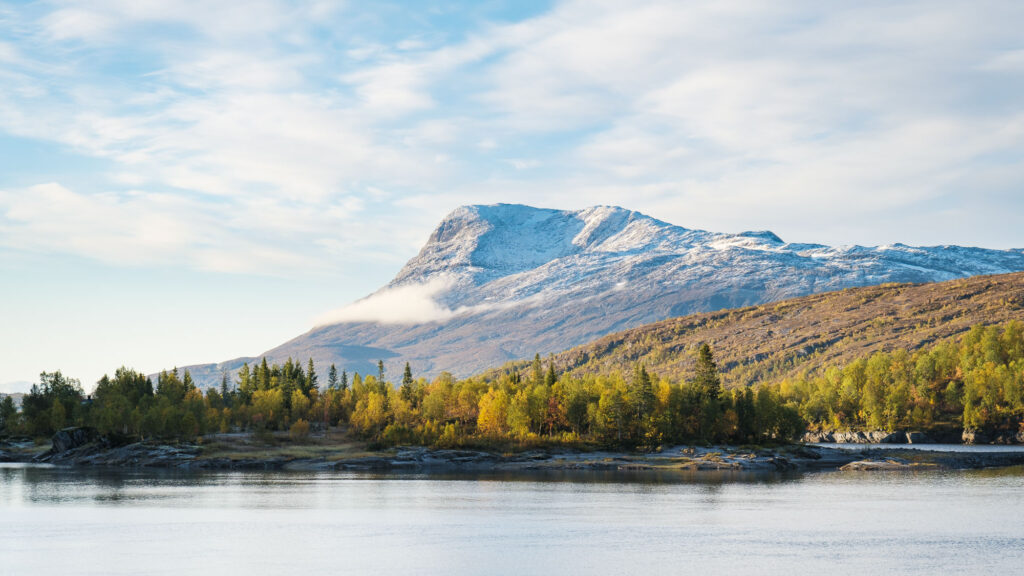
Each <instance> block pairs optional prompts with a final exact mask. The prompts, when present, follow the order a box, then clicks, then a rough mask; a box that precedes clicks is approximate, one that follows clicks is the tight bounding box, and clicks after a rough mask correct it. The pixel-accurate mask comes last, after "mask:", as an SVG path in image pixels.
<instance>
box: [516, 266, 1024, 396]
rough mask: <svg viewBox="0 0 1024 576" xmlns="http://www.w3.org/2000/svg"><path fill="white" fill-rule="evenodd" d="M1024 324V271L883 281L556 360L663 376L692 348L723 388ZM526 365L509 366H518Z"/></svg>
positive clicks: (689, 369) (639, 331) (689, 364)
mask: <svg viewBox="0 0 1024 576" xmlns="http://www.w3.org/2000/svg"><path fill="white" fill-rule="evenodd" d="M1010 320H1024V273H1014V274H1003V275H998V276H978V277H973V278H965V279H958V280H951V281H948V282H941V283H935V284H884V285H880V286H872V287H866V288H849V289H846V290H840V291H837V292H828V293H824V294H815V295H812V296H803V297H800V298H794V299H791V300H784V301H781V302H776V303H772V304H764V305H760V306H750V307H746V308H738V309H733V310H723V311H719V312H711V313H705V314H694V315H690V316H684V317H681V318H673V319H670V320H665V321H662V322H656V323H654V324H648V325H646V326H642V327H640V328H636V329H632V330H627V331H624V332H619V333H616V334H612V335H609V336H606V337H604V338H601V339H599V340H597V341H595V342H593V343H591V344H587V345H584V346H580V347H577V348H573V349H571V350H568V351H566V352H562V353H560V354H556V355H555V356H554V357H553V361H554V364H555V366H556V368H557V369H558V370H559V371H560V372H568V373H570V374H586V373H603V374H607V373H611V372H616V371H619V372H625V373H628V372H629V371H630V370H631V369H632V367H633V366H634V365H635V364H637V363H640V364H643V365H645V366H646V367H647V369H648V370H650V371H652V372H655V373H657V374H658V375H660V376H662V377H668V378H670V379H683V378H687V377H690V376H691V375H692V374H693V371H694V362H695V351H696V350H697V348H698V346H699V345H700V343H702V342H707V343H708V344H710V345H711V347H712V348H713V349H714V351H715V357H716V359H717V360H718V364H719V368H720V370H721V373H722V383H723V386H724V387H726V388H735V387H742V386H748V385H751V384H755V383H759V382H777V381H781V380H783V379H800V378H806V377H809V376H814V375H815V374H819V373H821V372H822V369H823V368H824V367H828V366H839V365H845V364H848V363H850V362H852V361H854V360H857V359H861V358H866V357H868V356H870V355H872V354H873V353H875V352H879V351H893V350H907V351H914V350H918V349H920V348H922V347H926V346H929V345H931V344H935V343H939V342H942V341H947V340H951V339H955V338H957V337H959V336H961V335H963V334H965V333H966V332H967V331H968V330H970V329H971V328H972V327H973V326H975V325H995V324H1003V323H1005V322H1008V321H1010ZM525 366H526V363H525V362H522V363H513V364H510V365H509V366H506V367H505V368H503V370H517V369H518V370H521V369H523V368H524V367H525Z"/></svg>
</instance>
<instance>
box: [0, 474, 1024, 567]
mask: <svg viewBox="0 0 1024 576" xmlns="http://www.w3.org/2000/svg"><path fill="white" fill-rule="evenodd" d="M1021 514H1024V467H1017V468H1014V469H1004V470H986V471H971V472H925V473H895V474H890V473H862V474H846V473H836V472H814V473H806V474H763V473H759V474H753V473H739V474H738V473H735V472H724V473H703V472H701V473H695V472H687V473H676V472H669V473H656V474H647V473H640V472H621V473H620V472H600V473H594V472H582V471H579V472H572V471H561V472H531V473H525V474H524V473H487V474H464V473H463V474H446V475H425V474H416V473H402V474H371V473H324V472H203V473H196V472H184V471H175V470H119V469H118V470H107V469H66V468H53V467H26V466H0V518H2V519H3V522H0V559H2V563H0V573H11V574H42V575H49V574H67V573H83V572H84V573H97V574H137V573H139V572H143V573H151V574H164V573H166V574H181V573H211V572H224V573H238V572H245V573H247V574H255V575H258V574H282V573H294V572H297V571H310V572H331V573H339V572H340V573H354V574H361V573H373V574H425V573H430V574H432V573H445V574H451V575H454V576H458V575H462V574H480V573H489V574H519V573H558V574H561V573H588V574H591V573H593V574H626V573H644V574H677V573H680V572H689V571H694V572H701V573H703V572H709V573H723V574H724V573H729V574H731V573H744V572H746V573H752V574H793V573H810V572H827V573H831V574H835V573H839V574H843V573H848V574H875V573H898V574H935V573H953V572H959V573H966V574H970V573H1016V572H1018V571H1019V567H1020V566H1021V565H1022V564H1021V563H1022V562H1024V556H1022V555H1024V552H1022V551H1024V523H1021V522H1020V521H1019V518H1020V517H1021ZM54 551H59V553H54ZM5 571H6V572H5Z"/></svg>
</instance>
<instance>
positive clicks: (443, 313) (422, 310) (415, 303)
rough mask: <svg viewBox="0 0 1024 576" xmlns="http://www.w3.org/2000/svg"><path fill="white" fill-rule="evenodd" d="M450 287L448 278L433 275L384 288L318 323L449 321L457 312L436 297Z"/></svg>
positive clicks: (334, 312) (329, 314)
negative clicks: (423, 280) (426, 280)
mask: <svg viewBox="0 0 1024 576" xmlns="http://www.w3.org/2000/svg"><path fill="white" fill-rule="evenodd" d="M451 287H452V281H451V279H449V278H441V277H438V278H433V279H431V280H430V281H429V282H426V283H424V284H408V285H405V286H397V287H394V288H386V289H384V290H381V291H379V292H376V293H375V294H372V295H370V296H367V297H366V298H363V299H362V300H357V301H355V302H353V303H352V304H349V305H348V306H345V307H344V308H340V309H338V310H334V311H332V312H328V313H327V314H325V315H324V316H322V317H321V318H319V319H318V320H317V323H316V325H317V326H326V325H329V324H337V323H340V322H378V323H381V324H425V323H428V322H442V321H444V320H448V319H449V318H451V317H452V316H454V315H455V314H457V313H458V312H457V311H453V310H450V309H448V308H446V307H445V306H443V305H441V304H440V303H438V302H437V300H436V297H437V296H439V295H441V294H442V293H444V292H446V291H448V290H449V289H451Z"/></svg>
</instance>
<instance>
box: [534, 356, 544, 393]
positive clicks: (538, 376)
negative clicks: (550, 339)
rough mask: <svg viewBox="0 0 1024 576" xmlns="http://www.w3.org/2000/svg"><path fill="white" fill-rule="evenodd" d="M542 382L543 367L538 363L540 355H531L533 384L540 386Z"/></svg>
mask: <svg viewBox="0 0 1024 576" xmlns="http://www.w3.org/2000/svg"><path fill="white" fill-rule="evenodd" d="M543 381H544V366H543V365H542V364H541V363H540V354H534V355H533V384H534V386H538V385H540V383H541V382H543Z"/></svg>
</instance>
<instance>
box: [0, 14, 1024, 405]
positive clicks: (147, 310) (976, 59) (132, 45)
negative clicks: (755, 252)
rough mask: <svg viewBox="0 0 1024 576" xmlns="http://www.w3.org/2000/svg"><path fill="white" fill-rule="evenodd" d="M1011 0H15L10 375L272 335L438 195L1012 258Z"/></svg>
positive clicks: (1016, 126) (1, 346) (415, 241)
mask: <svg viewBox="0 0 1024 576" xmlns="http://www.w3.org/2000/svg"><path fill="white" fill-rule="evenodd" d="M1020 22H1024V3H1021V2H1017V1H1015V0H1006V1H985V0H970V1H951V0H927V1H923V0H922V1H907V2H890V1H886V2H873V1H863V2H844V3H840V2H820V1H818V0H807V1H786V0H780V1H777V2H755V1H745V2H736V1H729V0H724V1H716V2H686V1H671V2H664V1H659V0H652V1H644V0H639V1H634V2H601V1H595V0H587V1H580V2H577V1H566V2H560V1H524V0H515V1H509V2H501V1H487V0H485V1H477V2H430V1H416V2H387V1H383V2H372V3H371V2H331V1H313V2H304V3H297V2H286V1H276V0H224V1H214V0H176V1H174V2H170V1H163V2H160V1H153V0H90V1H89V2H70V1H63V0H52V1H38V2H7V1H4V0H0V391H8V390H14V389H17V388H19V387H21V388H24V387H25V384H24V383H25V382H31V381H36V379H37V377H38V374H39V372H41V371H44V370H45V371H53V370H58V369H59V370H61V371H63V372H64V373H65V374H66V375H69V376H72V377H77V378H80V379H81V380H82V382H83V384H84V385H85V387H86V389H89V388H90V387H91V386H92V383H94V382H95V381H96V380H97V379H98V378H99V377H100V376H101V375H102V374H103V373H112V372H113V371H114V369H116V368H117V367H119V366H122V365H125V366H129V367H134V368H136V369H138V370H142V371H144V372H147V373H148V372H154V371H157V370H159V369H161V368H170V367H173V366H175V365H187V364H194V363H201V362H216V361H221V360H226V359H229V358H234V357H237V356H242V355H254V354H258V353H260V352H262V351H264V350H267V349H269V348H271V347H273V346H275V345H277V344H279V343H281V342H283V341H285V340H287V339H290V338H292V337H294V336H296V335H298V334H300V333H302V332H304V331H306V330H307V329H309V328H310V327H311V326H312V325H313V323H314V322H315V320H316V318H318V317H319V316H321V315H322V314H323V313H324V312H326V311H328V310H332V309H336V308H338V307H340V306H343V305H345V304H346V303H349V302H351V301H353V300H355V299H357V298H360V297H362V296H365V295H366V294H369V293H370V292H372V291H373V290H375V289H376V288H378V287H380V286H381V285H383V284H385V283H386V282H387V281H388V280H389V279H390V278H391V277H392V276H393V275H394V274H395V273H396V272H397V271H398V270H399V268H401V266H402V265H403V263H404V262H405V261H406V260H408V259H409V258H411V257H412V256H414V255H415V254H416V252H417V251H418V250H419V248H420V246H421V245H422V244H423V242H424V241H425V240H426V238H427V236H428V235H429V234H430V232H431V230H432V229H433V227H434V226H435V225H436V224H437V222H438V221H439V220H440V219H441V218H443V217H444V215H445V214H446V213H448V212H449V211H451V210H452V209H454V208H456V207H457V206H460V205H464V204H480V203H495V202H511V203H523V204H531V205H536V206H544V207H552V208H565V209H578V208H583V207H586V206H591V205H595V204H611V205H618V206H623V207H626V208H630V209H634V210H639V211H641V212H644V213H646V214H648V215H651V216H654V217H656V218H659V219H661V220H665V221H668V222H671V223H673V224H678V225H681V226H685V227H689V228H700V229H707V230H714V231H722V232H739V231H743V230H751V229H770V230H773V231H774V232H775V233H777V234H778V235H779V236H781V237H782V238H783V239H784V240H787V241H793V242H818V243H826V244H833V245H846V244H864V245H879V244H886V243H891V242H904V243H908V244H918V245H936V244H966V245H972V246H985V247H991V248H1010V247H1024V226H1021V224H1020V217H1021V215H1022V214H1024V190H1022V186H1021V184H1022V182H1024V35H1022V34H1021V33H1020Z"/></svg>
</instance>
